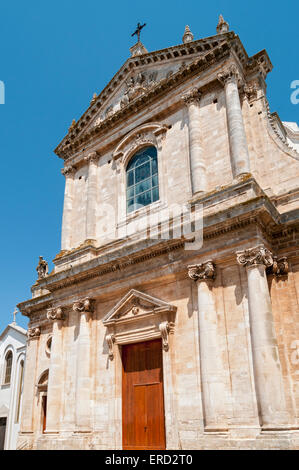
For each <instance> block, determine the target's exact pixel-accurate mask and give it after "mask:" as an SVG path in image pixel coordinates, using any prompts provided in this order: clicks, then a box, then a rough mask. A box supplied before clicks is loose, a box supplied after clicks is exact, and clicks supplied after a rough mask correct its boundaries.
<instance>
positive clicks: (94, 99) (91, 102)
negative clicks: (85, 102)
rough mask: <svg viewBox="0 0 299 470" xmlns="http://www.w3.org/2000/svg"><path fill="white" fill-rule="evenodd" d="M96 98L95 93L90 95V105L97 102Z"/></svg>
mask: <svg viewBox="0 0 299 470" xmlns="http://www.w3.org/2000/svg"><path fill="white" fill-rule="evenodd" d="M97 97H98V95H97V94H96V93H94V94H93V95H92V98H91V101H90V104H94V103H95V102H96V100H97Z"/></svg>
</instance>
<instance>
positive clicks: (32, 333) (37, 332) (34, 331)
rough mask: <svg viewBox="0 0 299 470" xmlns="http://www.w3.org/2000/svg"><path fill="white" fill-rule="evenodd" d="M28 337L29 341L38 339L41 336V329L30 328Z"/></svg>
mask: <svg viewBox="0 0 299 470" xmlns="http://www.w3.org/2000/svg"><path fill="white" fill-rule="evenodd" d="M27 336H28V338H29V339H32V338H38V337H39V336H40V327H39V326H37V327H35V328H29V329H28V331H27Z"/></svg>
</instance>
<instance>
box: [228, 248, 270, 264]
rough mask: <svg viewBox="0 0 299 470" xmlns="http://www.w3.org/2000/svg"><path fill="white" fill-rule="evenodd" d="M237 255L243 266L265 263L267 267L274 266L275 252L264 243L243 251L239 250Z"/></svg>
mask: <svg viewBox="0 0 299 470" xmlns="http://www.w3.org/2000/svg"><path fill="white" fill-rule="evenodd" d="M236 255H237V261H238V263H239V264H240V265H241V266H246V267H250V266H257V265H264V266H265V267H266V268H269V267H271V266H273V254H272V253H271V251H270V250H268V248H266V247H265V246H264V245H262V244H261V245H257V246H255V247H253V248H248V249H246V250H243V251H237V252H236Z"/></svg>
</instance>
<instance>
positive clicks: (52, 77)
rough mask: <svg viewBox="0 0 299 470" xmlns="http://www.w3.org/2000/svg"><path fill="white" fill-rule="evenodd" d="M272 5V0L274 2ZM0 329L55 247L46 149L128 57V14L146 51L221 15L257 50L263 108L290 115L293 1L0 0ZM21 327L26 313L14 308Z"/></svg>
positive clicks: (55, 189) (210, 24)
mask: <svg viewBox="0 0 299 470" xmlns="http://www.w3.org/2000/svg"><path fill="white" fill-rule="evenodd" d="M276 5H277V6H276ZM0 6H1V8H0V14H1V16H0V18H1V27H0V57H1V63H0V80H2V81H3V82H4V83H5V87H6V88H5V92H6V93H5V104H4V105H0V157H1V168H2V177H1V185H0V197H1V212H2V214H1V230H0V241H1V248H2V253H1V264H0V266H1V269H0V295H1V303H0V305H1V307H0V332H1V331H2V330H3V329H4V328H5V326H6V325H7V323H9V322H11V321H12V312H13V310H14V308H15V305H16V304H17V303H19V302H21V301H24V300H27V299H29V298H30V297H31V292H30V287H31V285H32V284H34V282H35V280H36V278H37V274H36V270H35V269H36V266H37V262H38V257H39V255H42V256H44V258H45V259H46V260H47V261H48V262H49V268H50V270H51V269H52V267H53V265H52V259H53V258H54V257H55V255H56V254H57V253H58V252H59V251H60V231H61V218H62V207H63V193H64V177H63V176H62V175H61V173H60V169H61V168H62V167H63V161H62V160H61V159H59V158H58V157H57V156H56V155H55V154H54V152H53V150H54V148H55V147H56V145H57V144H58V143H59V142H60V140H61V139H62V138H63V137H64V135H65V133H66V132H67V129H68V127H69V126H70V124H71V121H72V119H76V120H77V119H78V118H79V117H80V115H81V114H82V113H83V112H84V111H85V110H86V108H87V107H88V105H89V102H90V99H91V97H92V95H93V93H94V92H97V93H99V92H100V91H101V90H102V89H103V88H104V87H105V85H106V84H107V82H108V81H109V80H110V79H111V78H112V76H113V75H114V74H115V73H116V72H117V70H118V69H119V68H120V67H121V65H122V64H123V63H124V62H125V60H126V59H127V58H128V57H129V55H130V52H129V48H130V47H131V46H132V45H133V44H134V43H135V38H132V37H131V33H132V32H134V30H135V28H136V24H137V22H138V21H140V22H146V23H147V26H146V27H145V28H144V29H143V32H142V38H141V39H142V42H143V43H144V45H145V46H146V48H147V49H148V50H149V51H154V50H157V49H162V48H165V47H168V46H173V45H176V44H180V43H181V42H182V35H183V33H184V28H185V25H186V24H189V26H190V29H191V31H192V32H193V34H194V39H200V38H203V37H207V36H212V35H214V34H216V25H217V22H218V16H219V14H220V13H222V14H223V16H224V18H225V20H226V21H228V23H229V25H230V29H231V30H233V31H235V32H236V33H237V34H238V35H239V36H240V38H241V41H242V42H243V45H244V46H245V49H246V50H247V53H248V54H249V55H253V54H255V53H256V52H258V51H260V50H262V49H266V50H267V52H268V54H269V56H270V59H271V61H272V63H273V66H274V69H273V71H272V72H271V73H270V74H269V76H268V78H267V84H268V98H269V101H270V108H271V111H277V112H278V113H279V115H280V118H281V119H282V120H285V121H297V122H298V123H299V117H298V116H299V104H298V105H294V104H291V101H290V95H291V89H290V84H291V82H292V81H293V80H299V60H298V55H299V54H298V45H299V37H298V36H299V32H298V3H297V1H296V2H295V1H287V0H286V1H285V2H284V4H283V8H281V4H279V7H278V4H276V3H275V2H270V1H263V2H262V1H260V0H259V1H257V0H251V1H250V2H240V1H215V0H214V1H213V2H199V1H198V0H197V1H194V0H189V1H188V2H183V1H178V0H163V1H161V0H159V1H157V0H152V1H147V2H144V1H130V2H126V1H119V0H114V1H113V2H103V1H100V0H97V1H96V0H85V1H78V0H59V1H58V0H51V2H46V1H40V0H38V1H37V0H27V1H26V2H24V1H23V0H22V1H21V0H18V1H13V0H10V1H8V0H6V1H3V0H1V3H0ZM17 322H18V324H20V325H22V326H24V327H26V325H27V319H26V318H25V317H23V316H22V315H21V314H19V315H18V316H17Z"/></svg>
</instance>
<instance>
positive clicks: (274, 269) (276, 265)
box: [268, 256, 289, 277]
mask: <svg viewBox="0 0 299 470" xmlns="http://www.w3.org/2000/svg"><path fill="white" fill-rule="evenodd" d="M288 272H289V263H288V260H287V257H286V256H283V257H281V258H277V256H273V265H272V266H270V268H268V273H269V274H274V276H277V277H280V276H286V275H287V274H288Z"/></svg>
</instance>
